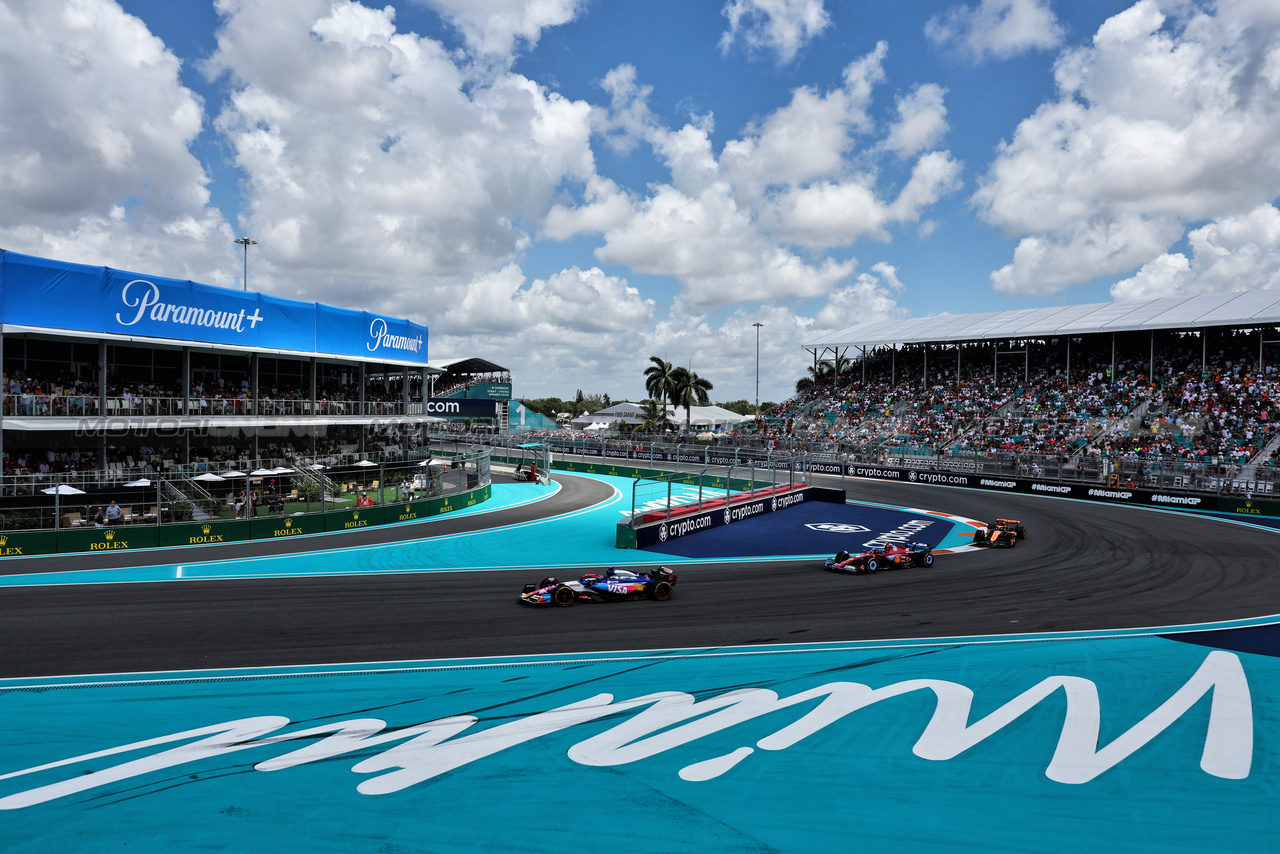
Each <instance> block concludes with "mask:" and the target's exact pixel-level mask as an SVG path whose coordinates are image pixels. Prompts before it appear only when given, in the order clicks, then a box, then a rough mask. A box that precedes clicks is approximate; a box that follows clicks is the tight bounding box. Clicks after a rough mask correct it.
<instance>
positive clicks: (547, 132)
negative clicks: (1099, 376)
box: [0, 0, 1280, 400]
mask: <svg viewBox="0 0 1280 854" xmlns="http://www.w3.org/2000/svg"><path fill="white" fill-rule="evenodd" d="M0 62H3V64H4V66H3V74H2V75H0V80H3V81H5V83H6V85H4V86H0V246H3V247H4V248H6V249H10V250H14V251H19V252H26V253H30V254H35V255H42V256H46V257H52V258H57V259H60V260H67V261H76V262H83V263H90V264H106V265H109V266H114V267H121V268H125V269H130V270H136V271H140V272H146V273H151V274H155V275H169V276H176V277H181V278H191V279H195V280H197V281H204V282H209V283H212V284H218V285H224V286H228V287H239V286H240V285H241V269H242V268H241V265H242V262H243V256H242V255H241V254H240V251H239V247H237V246H235V245H234V244H233V243H232V240H233V239H234V238H235V237H238V236H241V235H245V234H247V235H249V236H251V237H252V238H253V239H255V240H257V241H258V244H257V245H256V246H254V247H252V248H251V250H250V255H249V284H250V287H251V288H253V289H255V290H263V291H266V292H270V293H275V294H278V295H281V296H288V297H294V298H303V299H312V300H318V301H322V302H327V303H332V304H337V305H343V306H349V307H354V308H368V309H371V310H377V311H384V312H389V313H394V314H397V315H400V316H405V317H410V318H412V319H414V320H416V321H419V322H423V323H426V324H428V325H429V326H430V327H431V331H432V340H431V357H432V358H433V359H447V358H451V357H463V356H472V355H480V356H485V357H488V358H491V359H493V360H495V361H498V362H500V363H503V364H507V365H510V366H511V367H512V369H513V372H514V374H515V380H516V393H517V394H519V395H521V396H527V397H538V396H546V395H556V396H568V395H572V394H573V392H574V390H575V389H579V388H580V389H583V390H584V391H587V392H596V393H603V392H608V393H609V394H611V395H612V396H613V397H614V398H622V397H631V398H633V399H634V398H639V397H641V396H642V394H643V390H642V375H641V371H642V368H643V363H644V362H645V361H646V360H647V357H648V356H649V355H660V356H663V357H665V358H667V359H670V360H671V361H673V362H678V363H681V364H691V365H692V367H693V368H694V370H695V371H697V372H698V373H699V374H700V375H702V376H704V377H706V378H708V379H710V380H711V381H712V382H713V383H714V384H715V391H714V392H713V397H714V398H715V399H718V400H732V399H737V398H744V397H745V398H748V399H750V398H752V397H753V395H754V391H755V374H754V369H755V349H756V329H755V327H753V326H752V324H753V323H755V322H761V323H763V324H764V326H763V327H762V328H761V329H760V355H761V365H762V370H761V376H760V388H761V397H762V399H766V400H780V399H782V398H784V397H786V396H787V394H788V393H789V392H790V390H791V388H792V387H793V386H794V382H795V380H796V379H797V378H798V377H799V376H800V375H801V374H802V372H803V370H804V366H805V365H806V364H807V363H808V361H809V359H810V357H809V356H808V354H806V353H805V351H804V350H803V344H804V343H805V342H806V341H811V340H815V339H817V338H820V337H822V336H825V335H827V334H829V333H832V332H835V331H838V330H840V329H842V328H845V327H847V326H851V325H853V324H855V323H858V322H863V321H867V320H876V319H881V318H889V317H896V316H927V315H930V314H936V313H942V312H950V313H964V312H973V311H988V310H994V309H1005V308H1031V307H1036V306H1042V305H1050V304H1069V303H1081V302H1099V301H1105V300H1110V299H1135V298H1146V297H1152V296H1165V295H1178V294H1192V293H1200V292H1206V291H1219V290H1233V289H1239V288H1246V287H1266V286H1272V285H1278V284H1280V211H1278V210H1277V209H1276V207H1275V201H1276V199H1277V197H1280V6H1277V4H1275V3H1274V2H1265V1H1264V0H1220V2H1216V3H1215V2H1211V0H1138V2H1127V1H1126V0H1075V2H1070V3H1067V2H1054V1H1053V0H970V2H968V3H962V2H909V3H871V2H865V3H853V2H845V3H833V2H825V3H824V2H823V0H708V2H674V0H654V2H645V3H628V2H603V0H537V2H534V0H411V1H410V0H405V2H402V3H400V4H398V5H395V6H385V7H382V6H365V5H361V4H360V3H354V2H350V0H271V2H267V0H217V2H202V0H183V2H172V0H170V2H163V0H120V2H116V0H54V1H53V2H37V0H0ZM19 82H21V85H15V84H18V83H19Z"/></svg>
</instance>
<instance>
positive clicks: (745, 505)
mask: <svg viewBox="0 0 1280 854" xmlns="http://www.w3.org/2000/svg"><path fill="white" fill-rule="evenodd" d="M813 500H814V495H813V489H812V488H810V487H804V488H801V489H797V490H794V491H792V492H787V493H784V494H782V495H771V496H769V497H768V498H754V499H752V500H750V501H743V502H741V503H734V504H730V505H728V506H724V505H721V506H719V507H715V508H712V509H710V510H704V511H702V512H701V513H689V514H688V515H682V516H677V517H675V518H673V519H664V520H663V521H661V522H650V523H649V524H647V525H641V526H639V527H638V528H636V529H635V535H636V540H635V548H640V549H643V548H648V547H649V546H656V545H660V544H661V543H666V542H670V541H671V540H675V539H679V538H680V537H687V536H689V535H690V534H696V533H698V532H699V531H706V530H710V529H711V528H721V527H724V526H725V525H732V524H733V523H735V522H741V521H742V520H744V519H750V518H752V517H754V516H760V515H763V514H765V513H773V512H776V511H778V510H785V509H786V508H788V507H794V506H795V505H797V504H803V503H805V502H806V501H813Z"/></svg>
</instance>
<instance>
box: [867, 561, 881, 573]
mask: <svg viewBox="0 0 1280 854" xmlns="http://www.w3.org/2000/svg"><path fill="white" fill-rule="evenodd" d="M864 566H865V567H866V570H867V572H875V571H876V570H877V569H879V568H880V564H879V563H878V562H877V561H876V559H875V558H873V557H872V558H867V562H866V564H864Z"/></svg>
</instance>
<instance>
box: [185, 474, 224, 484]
mask: <svg viewBox="0 0 1280 854" xmlns="http://www.w3.org/2000/svg"><path fill="white" fill-rule="evenodd" d="M191 479H192V480H205V481H208V482H209V483H214V482H217V481H222V480H226V478H225V477H218V476H217V475H216V474H214V473H213V472H211V471H207V472H205V473H204V474H198V475H196V476H195V477H193V478H191Z"/></svg>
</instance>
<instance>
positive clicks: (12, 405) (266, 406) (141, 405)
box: [0, 394, 423, 418]
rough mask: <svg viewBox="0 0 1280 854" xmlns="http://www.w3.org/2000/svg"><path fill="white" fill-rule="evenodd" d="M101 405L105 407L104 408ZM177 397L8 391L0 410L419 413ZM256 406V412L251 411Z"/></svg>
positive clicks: (370, 403)
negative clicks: (188, 400)
mask: <svg viewBox="0 0 1280 854" xmlns="http://www.w3.org/2000/svg"><path fill="white" fill-rule="evenodd" d="M104 403H105V406H104ZM186 403H187V401H186V400H184V399H183V398H180V397H142V396H130V397H108V398H106V400H105V401H103V399H102V398H99V397H97V396H95V395H63V394H6V395H5V397H4V406H3V408H0V411H2V412H3V413H4V415H5V416H47V417H51V418H58V417H61V418H97V417H103V416H105V417H107V418H145V417H170V418H180V417H182V416H184V415H190V416H191V417H198V418H203V417H222V416H233V415H239V416H245V415H260V416H311V415H314V416H337V415H345V416H362V415H363V416H391V415H421V414H423V406H422V402H421V401H410V402H409V403H408V404H406V403H405V402H404V401H400V400H395V401H382V400H366V401H365V402H364V403H363V405H362V404H361V403H360V401H358V400H297V399H285V400H272V399H269V398H260V399H259V400H258V401H257V407H256V408H255V406H254V401H253V400H250V399H248V398H222V397H215V398H210V397H193V398H191V400H190V412H189V413H188V412H187V410H186V406H185V404H186ZM255 409H256V411H255Z"/></svg>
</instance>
